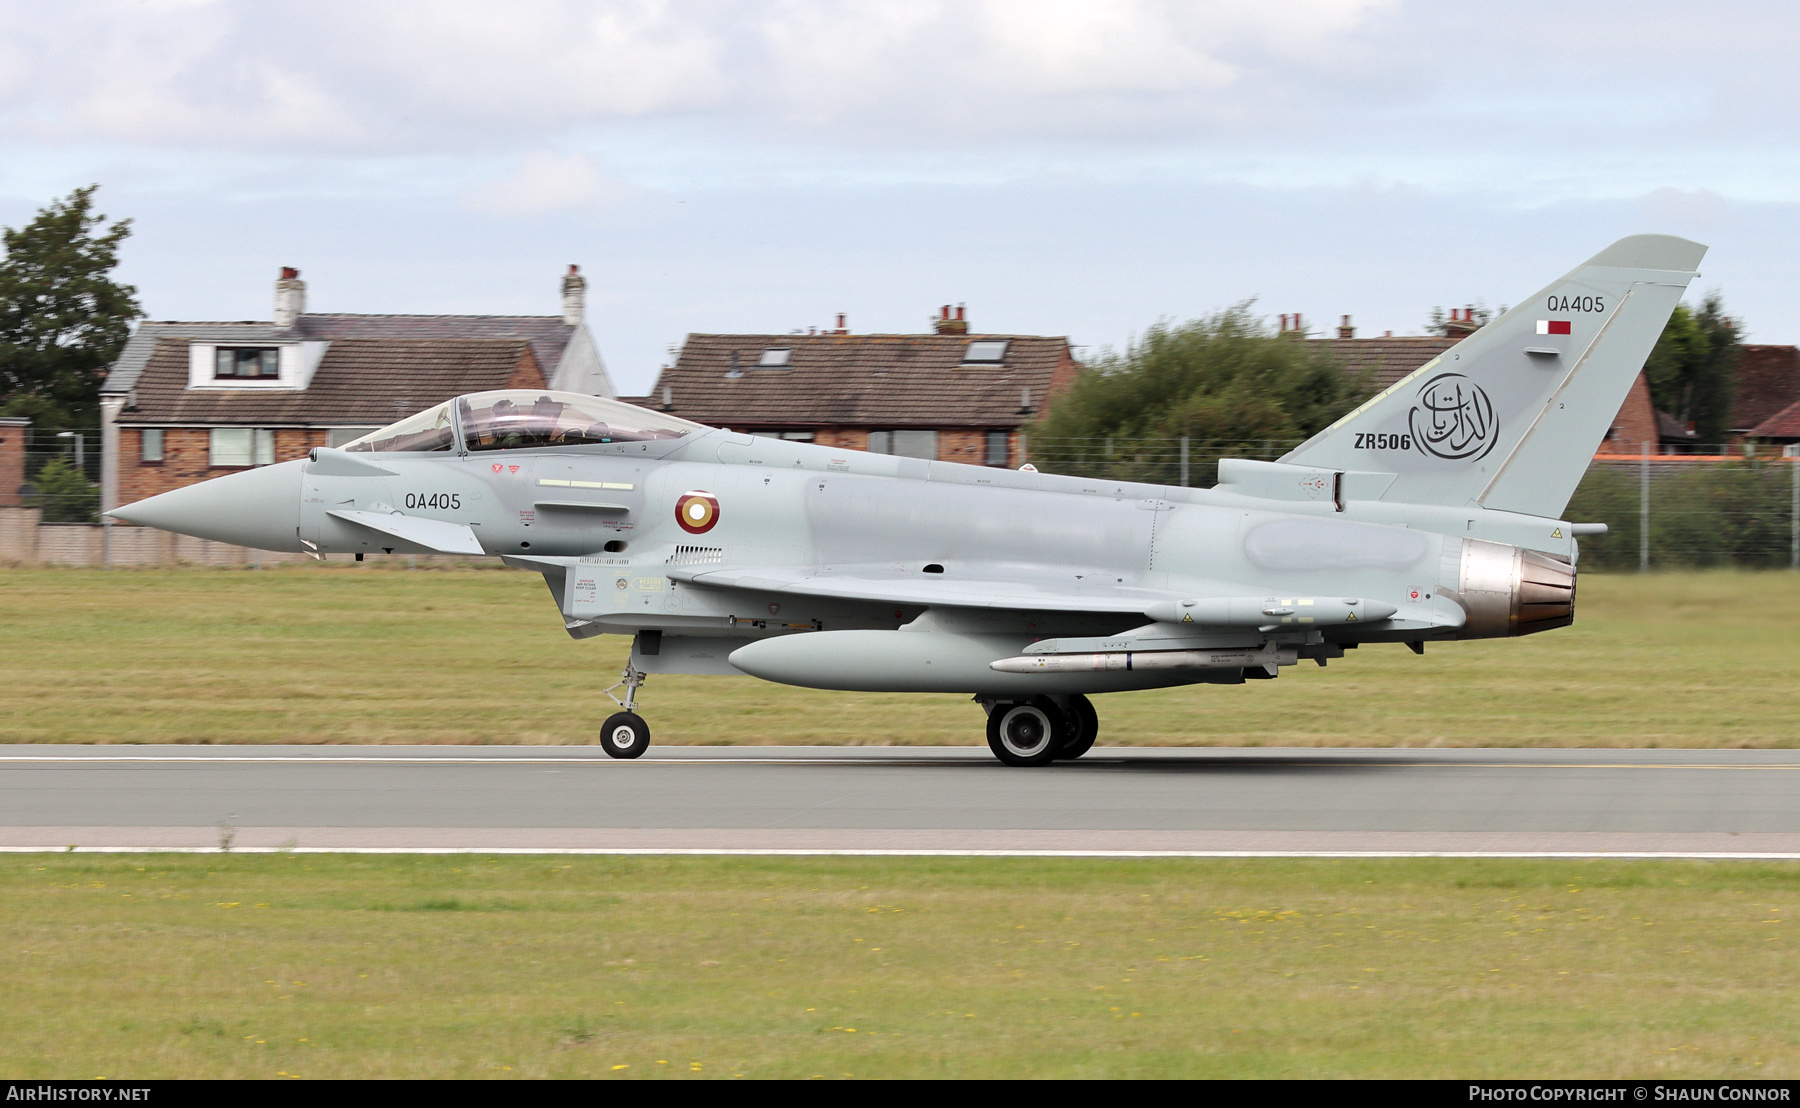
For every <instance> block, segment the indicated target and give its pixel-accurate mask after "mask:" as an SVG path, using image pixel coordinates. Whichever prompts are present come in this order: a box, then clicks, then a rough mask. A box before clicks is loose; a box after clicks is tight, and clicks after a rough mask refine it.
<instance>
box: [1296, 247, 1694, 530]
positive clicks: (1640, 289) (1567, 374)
mask: <svg viewBox="0 0 1800 1108" xmlns="http://www.w3.org/2000/svg"><path fill="white" fill-rule="evenodd" d="M1705 253H1706V247H1704V246H1702V245H1700V244H1699V243H1697V242H1689V241H1688V240H1686V239H1680V238H1675V237H1674V236H1672V235H1632V236H1630V237H1629V238H1623V239H1620V240H1619V241H1618V242H1615V243H1613V244H1612V245H1611V246H1609V247H1607V248H1606V249H1605V250H1602V251H1600V253H1598V254H1596V255H1594V256H1593V257H1592V258H1589V259H1588V260H1587V261H1586V262H1583V263H1582V264H1581V265H1580V266H1578V267H1576V268H1575V269H1574V270H1571V271H1570V272H1569V273H1568V275H1567V276H1565V277H1563V278H1562V279H1561V280H1558V281H1556V282H1554V283H1552V284H1551V285H1549V286H1548V287H1547V288H1545V289H1543V290H1541V291H1540V292H1538V293H1537V294H1536V295H1535V296H1533V297H1531V298H1530V299H1529V300H1526V301H1524V302H1523V303H1521V304H1520V305H1519V306H1518V307H1516V308H1514V309H1512V310H1511V311H1509V312H1507V313H1506V314H1505V315H1503V316H1501V317H1500V318H1499V319H1496V320H1494V321H1493V322H1491V323H1489V324H1488V325H1487V326H1485V327H1483V328H1482V329H1481V330H1479V331H1477V332H1475V333H1474V334H1472V335H1470V336H1469V337H1468V338H1466V339H1464V340H1463V341H1462V342H1459V343H1457V344H1456V345H1455V346H1453V347H1451V348H1450V349H1449V350H1447V351H1445V352H1444V353H1443V354H1441V355H1439V356H1438V357H1436V358H1433V359H1432V360H1431V361H1429V362H1427V363H1426V364H1425V365H1423V366H1421V367H1420V368H1419V369H1417V370H1415V371H1413V372H1412V373H1411V374H1409V375H1408V376H1406V377H1404V378H1402V379H1401V380H1400V381H1398V382H1397V383H1395V384H1394V385H1393V387H1391V388H1389V389H1388V390H1387V391H1386V392H1383V393H1382V394H1381V395H1379V396H1377V397H1375V398H1374V399H1373V400H1370V401H1369V402H1368V403H1366V404H1364V405H1362V406H1361V407H1360V408H1357V409H1356V410H1355V411H1353V412H1351V413H1350V414H1349V415H1347V416H1345V417H1344V418H1342V419H1340V420H1338V421H1337V422H1336V423H1334V424H1332V425H1331V426H1330V427H1327V428H1326V429H1325V430H1323V431H1321V432H1319V433H1318V434H1316V435H1314V436H1313V437H1312V438H1310V439H1308V440H1307V441H1306V442H1304V443H1302V444H1300V446H1298V447H1296V448H1295V449H1294V450H1292V451H1291V452H1289V453H1288V455H1287V456H1286V457H1284V458H1282V459H1281V460H1282V461H1284V462H1288V463H1292V464H1294V465H1304V466H1314V467H1317V468H1319V469H1331V470H1339V471H1359V472H1364V473H1369V472H1373V473H1382V474H1387V473H1392V474H1394V475H1395V477H1394V480H1393V482H1392V483H1391V484H1389V485H1388V487H1387V491H1386V492H1385V493H1384V494H1383V495H1382V499H1383V500H1388V501H1398V502H1402V503H1409V504H1443V505H1455V506H1463V505H1474V506H1478V507H1484V508H1492V509H1496V510H1499V511H1508V512H1523V513H1525V514H1528V515H1536V516H1549V517H1551V518H1555V517H1557V516H1559V515H1561V514H1562V511H1563V509H1564V508H1565V507H1566V506H1567V505H1568V503H1569V497H1570V496H1571V495H1573V494H1574V492H1575V486H1576V484H1577V483H1579V482H1580V480H1581V475H1582V474H1583V473H1584V472H1586V470H1587V464H1588V460H1589V459H1590V458H1591V457H1593V454H1594V450H1595V448H1596V447H1598V446H1599V445H1600V440H1601V439H1602V438H1604V437H1605V435H1606V432H1607V429H1608V428H1609V427H1610V426H1611V425H1612V421H1613V417H1614V416H1615V415H1617V414H1618V411H1619V406H1620V405H1621V404H1623V403H1624V401H1625V395H1626V393H1627V392H1628V391H1629V390H1630V388H1631V384H1632V382H1633V381H1634V380H1636V378H1637V375H1638V371H1639V370H1641V369H1642V368H1643V365H1644V360H1645V359H1646V358H1648V357H1649V356H1650V350H1651V348H1652V347H1654V346H1655V345H1656V340H1657V338H1658V336H1660V335H1661V334H1662V329H1663V325H1664V324H1666V323H1667V322H1668V320H1669V313H1670V312H1672V311H1674V309H1675V305H1676V304H1677V303H1679V302H1680V300H1681V296H1682V293H1684V292H1685V291H1686V290H1687V286H1688V283H1689V282H1690V281H1692V280H1693V279H1694V278H1695V277H1696V276H1698V274H1697V273H1696V272H1695V270H1696V268H1697V267H1698V266H1699V264H1700V259H1701V257H1703V256H1704V255H1705Z"/></svg>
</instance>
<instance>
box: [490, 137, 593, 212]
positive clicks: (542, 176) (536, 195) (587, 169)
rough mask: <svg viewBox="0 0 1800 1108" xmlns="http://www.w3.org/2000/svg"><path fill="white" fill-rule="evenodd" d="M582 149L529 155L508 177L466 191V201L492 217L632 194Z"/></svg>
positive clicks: (566, 208) (567, 208)
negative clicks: (609, 178)
mask: <svg viewBox="0 0 1800 1108" xmlns="http://www.w3.org/2000/svg"><path fill="white" fill-rule="evenodd" d="M627 191H628V190H627V189H626V188H624V186H622V185H619V184H617V183H616V182H613V181H610V180H608V179H607V178H605V177H604V176H602V175H601V173H600V171H599V170H598V169H596V168H595V167H594V165H593V163H591V162H590V161H588V159H586V158H585V157H582V156H581V155H579V154H555V153H549V152H539V153H535V154H528V155H526V156H525V158H524V160H523V161H522V162H521V163H520V165H519V168H518V169H517V170H516V171H514V172H512V173H510V174H508V175H507V176H505V177H500V178H497V179H495V180H492V181H489V182H487V183H486V184H483V185H478V186H476V187H475V188H473V189H470V190H469V191H468V192H466V193H464V194H463V206H464V207H465V208H468V209H469V210H470V211H474V212H480V213H482V214H483V215H492V216H502V217H507V216H539V215H550V214H553V213H559V212H574V211H581V210H584V209H585V210H592V209H594V208H596V207H600V206H604V205H610V204H611V203H613V202H616V201H617V200H619V199H620V198H621V197H623V196H624V195H625V194H626V193H627Z"/></svg>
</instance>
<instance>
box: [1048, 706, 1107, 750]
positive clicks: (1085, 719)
mask: <svg viewBox="0 0 1800 1108" xmlns="http://www.w3.org/2000/svg"><path fill="white" fill-rule="evenodd" d="M1099 737H1100V713H1098V712H1096V711H1094V702H1093V701H1091V700H1089V699H1088V698H1087V697H1085V696H1082V695H1081V694H1080V693H1076V694H1075V695H1074V696H1071V697H1070V698H1069V737H1068V738H1067V739H1066V740H1064V742H1063V744H1062V749H1060V750H1058V751H1057V752H1056V756H1057V757H1058V758H1060V759H1063V760H1064V761H1073V760H1074V759H1076V758H1079V757H1081V756H1082V755H1083V754H1086V753H1087V752H1088V751H1089V750H1091V749H1093V746H1094V740H1095V739H1097V738H1099Z"/></svg>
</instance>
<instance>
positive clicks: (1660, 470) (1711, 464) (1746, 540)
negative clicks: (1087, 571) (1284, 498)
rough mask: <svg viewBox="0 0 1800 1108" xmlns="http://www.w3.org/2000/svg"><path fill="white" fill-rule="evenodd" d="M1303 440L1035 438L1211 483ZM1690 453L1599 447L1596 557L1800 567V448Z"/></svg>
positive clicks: (1582, 516)
mask: <svg viewBox="0 0 1800 1108" xmlns="http://www.w3.org/2000/svg"><path fill="white" fill-rule="evenodd" d="M1297 445H1299V441H1298V440H1278V439H1235V440H1223V439H1195V438H1173V437H1167V438H1153V437H1143V438H1132V437H1123V436H1121V437H1113V438H1098V437H1097V438H1055V439H1053V438H1047V437H1034V438H1032V439H1030V440H1029V442H1028V443H1027V450H1028V454H1029V458H1030V461H1031V463H1032V464H1033V465H1035V466H1037V467H1038V468H1039V469H1041V470H1044V471H1045V472H1048V473H1068V474H1075V475H1079V476H1083V477H1099V478H1106V479H1111V480H1119V481H1143V482H1148V483H1152V484H1160V485H1177V486H1194V487H1201V488H1205V487H1210V486H1211V485H1213V484H1215V483H1217V481H1218V467H1219V459H1220V458H1224V457H1238V458H1257V459H1261V460H1265V461H1274V460H1276V459H1278V458H1280V457H1281V456H1282V455H1283V454H1286V453H1287V452H1288V451H1289V450H1292V449H1293V448H1294V447H1295V446H1297ZM1683 449H1684V450H1686V451H1687V453H1682V454H1656V453H1649V452H1647V451H1643V450H1640V451H1639V452H1637V453H1633V454H1615V455H1605V454H1603V455H1600V456H1598V457H1596V458H1595V460H1594V462H1593V463H1592V464H1591V465H1590V466H1589V467H1588V471H1587V473H1586V475H1585V476H1584V477H1583V479H1582V482H1581V485H1580V486H1579V487H1578V488H1577V489H1576V491H1575V495H1574V497H1573V498H1572V499H1571V500H1570V502H1569V507H1568V509H1567V510H1566V511H1565V512H1564V513H1563V518H1564V519H1568V520H1570V521H1573V522H1579V523H1604V524H1606V525H1607V528H1608V530H1607V533H1606V534H1605V535H1598V536H1589V537H1587V538H1584V539H1582V540H1581V563H1582V565H1583V566H1584V567H1586V568H1591V569H1610V570H1630V569H1638V570H1649V569H1656V568H1663V569H1675V568H1695V567H1707V566H1739V567H1746V568H1777V567H1789V568H1793V569H1800V458H1795V457H1793V456H1791V455H1792V451H1790V452H1788V453H1783V451H1782V448H1779V447H1777V448H1773V449H1771V448H1769V447H1767V446H1763V447H1756V446H1746V445H1745V444H1742V443H1734V444H1730V445H1726V446H1716V447H1703V446H1694V445H1684V447H1683Z"/></svg>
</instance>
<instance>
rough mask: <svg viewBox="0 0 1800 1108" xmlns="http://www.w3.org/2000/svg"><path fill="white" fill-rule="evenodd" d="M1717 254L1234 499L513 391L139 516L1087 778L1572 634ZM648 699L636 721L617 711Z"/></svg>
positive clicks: (1632, 241)
mask: <svg viewBox="0 0 1800 1108" xmlns="http://www.w3.org/2000/svg"><path fill="white" fill-rule="evenodd" d="M1704 253H1705V247H1703V246H1700V245H1699V244H1697V243H1692V242H1688V241H1686V240H1684V239H1679V238H1672V237H1669V236H1664V235H1635V236H1632V237H1630V238H1625V239H1621V240H1620V241H1619V242H1616V243H1614V244H1613V245H1612V246H1609V247H1607V248H1606V249H1605V250H1602V251H1601V252H1600V253H1598V254H1596V255H1595V256H1594V257H1592V258H1590V259H1589V260H1588V261H1586V262H1584V263H1583V264H1581V265H1580V266H1577V267H1576V268H1575V269H1574V270H1572V271H1571V272H1570V273H1569V274H1568V275H1567V276H1565V277H1562V278H1561V279H1559V280H1557V281H1554V282H1552V283H1551V284H1550V285H1549V286H1548V287H1546V288H1545V289H1543V290H1542V291H1540V292H1538V293H1536V294H1535V295H1533V296H1531V297H1528V298H1526V299H1525V300H1523V301H1521V302H1520V304H1519V306H1518V307H1516V308H1514V309H1512V310H1511V311H1509V312H1507V313H1506V314H1505V315H1503V316H1501V317H1500V318H1499V319H1497V320H1494V321H1493V322H1491V323H1490V324H1488V325H1487V326H1486V327H1483V328H1481V329H1480V330H1479V331H1476V332H1475V333H1474V334H1472V335H1470V336H1469V337H1468V338H1466V339H1464V340H1463V341H1462V342H1461V343H1459V344H1457V345H1456V346H1455V347H1453V348H1451V349H1450V350H1449V351H1447V352H1446V353H1444V354H1443V355H1442V356H1440V357H1438V358H1435V359H1433V360H1432V361H1430V362H1429V363H1427V364H1426V365H1424V366H1421V367H1420V368H1419V369H1418V370H1416V371H1415V372H1413V373H1412V374H1411V375H1409V376H1407V377H1406V378H1404V379H1403V380H1401V381H1399V382H1398V383H1397V384H1395V385H1394V386H1393V387H1392V388H1389V389H1388V390H1386V391H1385V392H1383V393H1381V394H1380V395H1379V396H1376V397H1375V398H1374V399H1372V400H1370V401H1369V402H1368V403H1366V404H1364V405H1362V406H1361V407H1359V408H1357V409H1356V410H1355V411H1353V412H1351V413H1350V414H1349V415H1347V416H1345V417H1344V418H1343V419H1340V420H1338V421H1337V422H1336V423H1335V424H1333V425H1332V426H1331V427H1329V428H1327V429H1326V430H1324V431H1322V432H1320V433H1319V434H1317V435H1315V436H1313V438H1311V439H1310V440H1308V441H1307V442H1306V443H1304V444H1302V445H1301V446H1300V447H1298V448H1297V449H1295V450H1293V451H1292V452H1290V453H1289V454H1287V455H1286V456H1285V457H1283V458H1282V459H1281V460H1280V461H1278V462H1261V461H1250V460H1245V459H1235V458H1234V459H1226V460H1224V461H1222V462H1221V463H1220V465H1219V483H1218V484H1217V485H1216V486H1214V487H1213V488H1210V489H1190V488H1171V487H1167V486H1161V485H1145V484H1132V483H1126V482H1115V481H1103V480H1096V479H1092V478H1086V477H1065V476H1055V475H1051V474H1047V473H1037V472H1025V471H1019V472H1014V471H1006V470H1000V471H996V470H993V469H988V468H983V467H979V466H970V465H959V464H955V463H949V462H929V461H921V460H917V459H912V458H899V457H891V456H886V455H880V454H867V453H863V452H860V451H855V450H844V449H837V448H831V447H823V446H815V445H812V444H808V443H798V442H787V441H781V440H775V439H764V438H753V437H751V436H749V435H742V434H734V433H732V432H731V431H728V430H722V429H716V428H711V427H704V426H701V425H699V424H695V423H689V422H687V421H685V420H681V419H676V418H673V417H671V416H668V415H665V414H662V413H659V412H654V411H647V410H645V409H642V408H637V407H632V406H630V405H627V404H622V403H619V402H617V401H611V400H603V399H597V398H595V397H591V396H581V395H574V394H566V393H554V392H542V391H537V390H530V391H500V392H484V393H478V394H474V395H469V396H463V397H460V398H458V399H455V400H452V401H449V402H447V403H444V404H441V405H438V406H437V407H434V408H432V409H430V410H429V411H425V412H421V413H419V414H418V415H415V416H412V417H411V418H409V419H404V420H401V421H400V422H398V423H396V424H394V425H392V426H390V427H384V428H382V429H381V430H379V431H376V432H374V433H373V434H370V435H368V436H367V437H365V438H362V439H359V440H357V441H356V442H353V443H350V444H348V445H346V446H344V447H343V448H342V449H325V448H320V449H317V450H314V451H313V452H312V453H311V455H310V456H309V457H308V458H307V459H306V460H304V461H292V462H283V463H281V464H279V465H272V466H266V467H264V468H260V469H254V470H248V471H246V472H243V473H239V474H234V475H232V476H228V477H221V478H218V479H216V480H212V481H207V482H204V483H202V484H198V485H193V486H190V487H188V488H183V489H179V490H176V491H174V492H168V493H164V494H162V495H160V496H155V497H151V498H150V499H148V500H144V501H140V502H138V503H136V504H132V505H129V506H126V507H123V508H120V509H118V510H116V511H114V512H113V513H112V515H113V516H115V517H116V518H118V519H122V520H127V521H130V522H133V523H142V524H148V525H150V526H153V527H160V528H164V529H166V530H170V531H178V532H181V533H183V534H188V535H196V536H199V537H202V538H208V539H215V540H218V541H221V542H229V543H239V544H242V545H244V546H250V547H260V548H262V549H265V550H283V551H304V552H307V553H310V554H314V555H317V556H321V557H322V556H324V555H327V554H356V555H359V556H360V555H362V554H364V553H366V552H370V551H382V552H388V553H444V554H489V555H499V556H500V557H502V558H503V559H504V560H505V561H506V563H507V564H509V565H512V566H515V567H518V568H522V569H528V570H533V571H535V572H538V573H541V574H543V576H544V581H545V583H546V584H548V585H549V587H550V595H551V597H552V598H553V599H554V601H555V603H556V605H557V608H558V609H559V610H560V611H561V614H562V617H563V626H564V627H565V629H566V630H567V632H568V633H569V634H570V635H572V636H574V637H575V638H578V639H579V638H587V637H589V636H593V635H600V634H629V635H633V636H635V637H634V640H633V643H632V649H631V654H630V660H629V662H628V663H627V665H626V668H625V671H624V674H623V675H622V677H621V680H620V682H619V683H618V684H615V685H613V686H612V688H610V689H607V690H606V695H608V696H609V697H611V698H612V699H613V700H615V701H616V702H617V704H618V706H619V708H620V709H621V710H620V711H618V712H617V713H615V714H613V715H612V716H611V717H610V718H609V719H607V720H606V722H605V725H604V727H603V729H602V731H601V735H600V741H601V744H602V746H604V747H605V749H606V752H607V753H608V754H611V755H612V756H614V757H618V758H635V757H637V756H638V755H640V754H642V753H643V752H644V749H645V748H646V746H648V744H649V742H650V729H649V727H648V726H647V725H646V724H645V722H644V720H643V718H642V717H641V716H640V715H639V714H638V713H637V711H636V707H637V694H638V690H639V687H640V686H641V685H642V684H643V682H644V678H645V675H647V674H657V673H704V674H750V675H753V676H756V677H761V678H763V679H765V680H769V681H778V682H782V683H785V684H791V685H804V686H809V687H812V688H822V689H846V690H860V691H870V692H934V693H962V694H967V695H971V696H973V697H974V699H975V700H976V701H978V702H979V703H980V704H981V706H982V707H983V708H984V709H985V710H986V712H987V737H988V744H989V745H990V746H991V747H992V749H993V752H994V754H995V755H996V756H997V757H998V758H999V759H1000V760H1001V761H1003V762H1005V763H1007V764H1009V765H1018V766H1034V765H1043V764H1046V763H1049V762H1052V761H1055V760H1057V759H1066V758H1078V757H1080V756H1081V755H1082V754H1083V753H1084V752H1086V751H1087V749H1088V748H1089V747H1090V746H1091V745H1092V744H1093V742H1094V738H1095V734H1096V731H1097V728H1098V721H1097V719H1096V716H1095V713H1094V708H1093V705H1092V703H1091V702H1090V701H1089V700H1088V697H1089V695H1090V694H1095V693H1106V692H1119V691H1124V690H1130V689H1150V688H1160V687H1165V686H1171V685H1186V684H1194V683H1211V684H1223V685H1229V684H1239V683H1241V682H1243V681H1244V680H1245V679H1246V678H1252V679H1265V678H1272V677H1275V676H1276V675H1277V674H1278V673H1279V671H1280V668H1281V667H1283V666H1291V665H1294V664H1296V663H1297V662H1298V661H1300V660H1301V659H1313V660H1316V661H1317V662H1318V663H1319V664H1320V665H1323V664H1325V661H1326V660H1327V659H1330V658H1341V657H1343V656H1344V653H1345V651H1347V650H1352V649H1355V648H1357V647H1359V646H1361V645H1363V644H1366V643H1405V644H1407V646H1409V647H1410V648H1412V649H1413V650H1414V651H1415V652H1423V650H1424V644H1425V643H1427V642H1430V641H1435V640H1449V639H1477V638H1499V637H1506V636H1511V635H1528V634H1532V633H1535V632H1538V631H1546V630H1550V629H1551V628H1556V627H1565V626H1567V625H1568V624H1569V623H1571V622H1572V621H1573V619H1574V608H1575V563H1576V556H1577V551H1576V539H1577V537H1579V536H1581V535H1583V534H1596V533H1600V532H1602V531H1604V526H1603V525H1600V524H1583V523H1571V522H1569V521H1567V520H1564V519H1562V518H1560V517H1561V515H1562V513H1563V511H1564V509H1565V507H1566V506H1567V504H1568V501H1569V496H1570V494H1571V493H1573V491H1574V489H1575V485H1576V483H1577V482H1578V481H1579V480H1580V479H1581V476H1582V473H1583V472H1584V470H1585V469H1586V467H1587V464H1588V459H1589V458H1590V457H1591V456H1592V454H1593V452H1594V449H1595V447H1596V446H1597V445H1598V444H1599V442H1600V440H1601V438H1602V436H1603V435H1604V434H1605V433H1606V431H1607V428H1608V426H1609V424H1610V422H1611V420H1612V419H1613V416H1614V414H1615V413H1616V412H1617V411H1618V410H1619V406H1620V404H1621V403H1622V402H1623V400H1624V397H1625V394H1626V391H1627V390H1628V389H1629V388H1630V387H1631V384H1632V381H1633V379H1634V378H1635V377H1636V376H1637V373H1638V370H1639V368H1640V367H1641V366H1642V365H1643V364H1644V359H1645V358H1646V357H1647V356H1648V355H1649V353H1650V350H1651V347H1652V346H1653V345H1654V344H1655V342H1656V339H1657V336H1658V335H1659V334H1660V333H1661V331H1662V328H1663V325H1664V323H1665V322H1666V321H1667V319H1668V317H1669V313H1670V312H1671V310H1673V308H1674V306H1675V305H1676V303H1677V302H1678V301H1679V300H1680V299H1681V296H1682V293H1683V291H1684V290H1685V289H1686V288H1687V286H1688V283H1689V282H1690V281H1691V280H1692V279H1693V278H1694V276H1695V275H1696V274H1695V269H1696V267H1697V266H1698V265H1699V263H1700V258H1701V256H1702V255H1703V254H1704ZM619 690H622V697H621V696H620V695H615V694H616V693H618V692H619Z"/></svg>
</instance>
